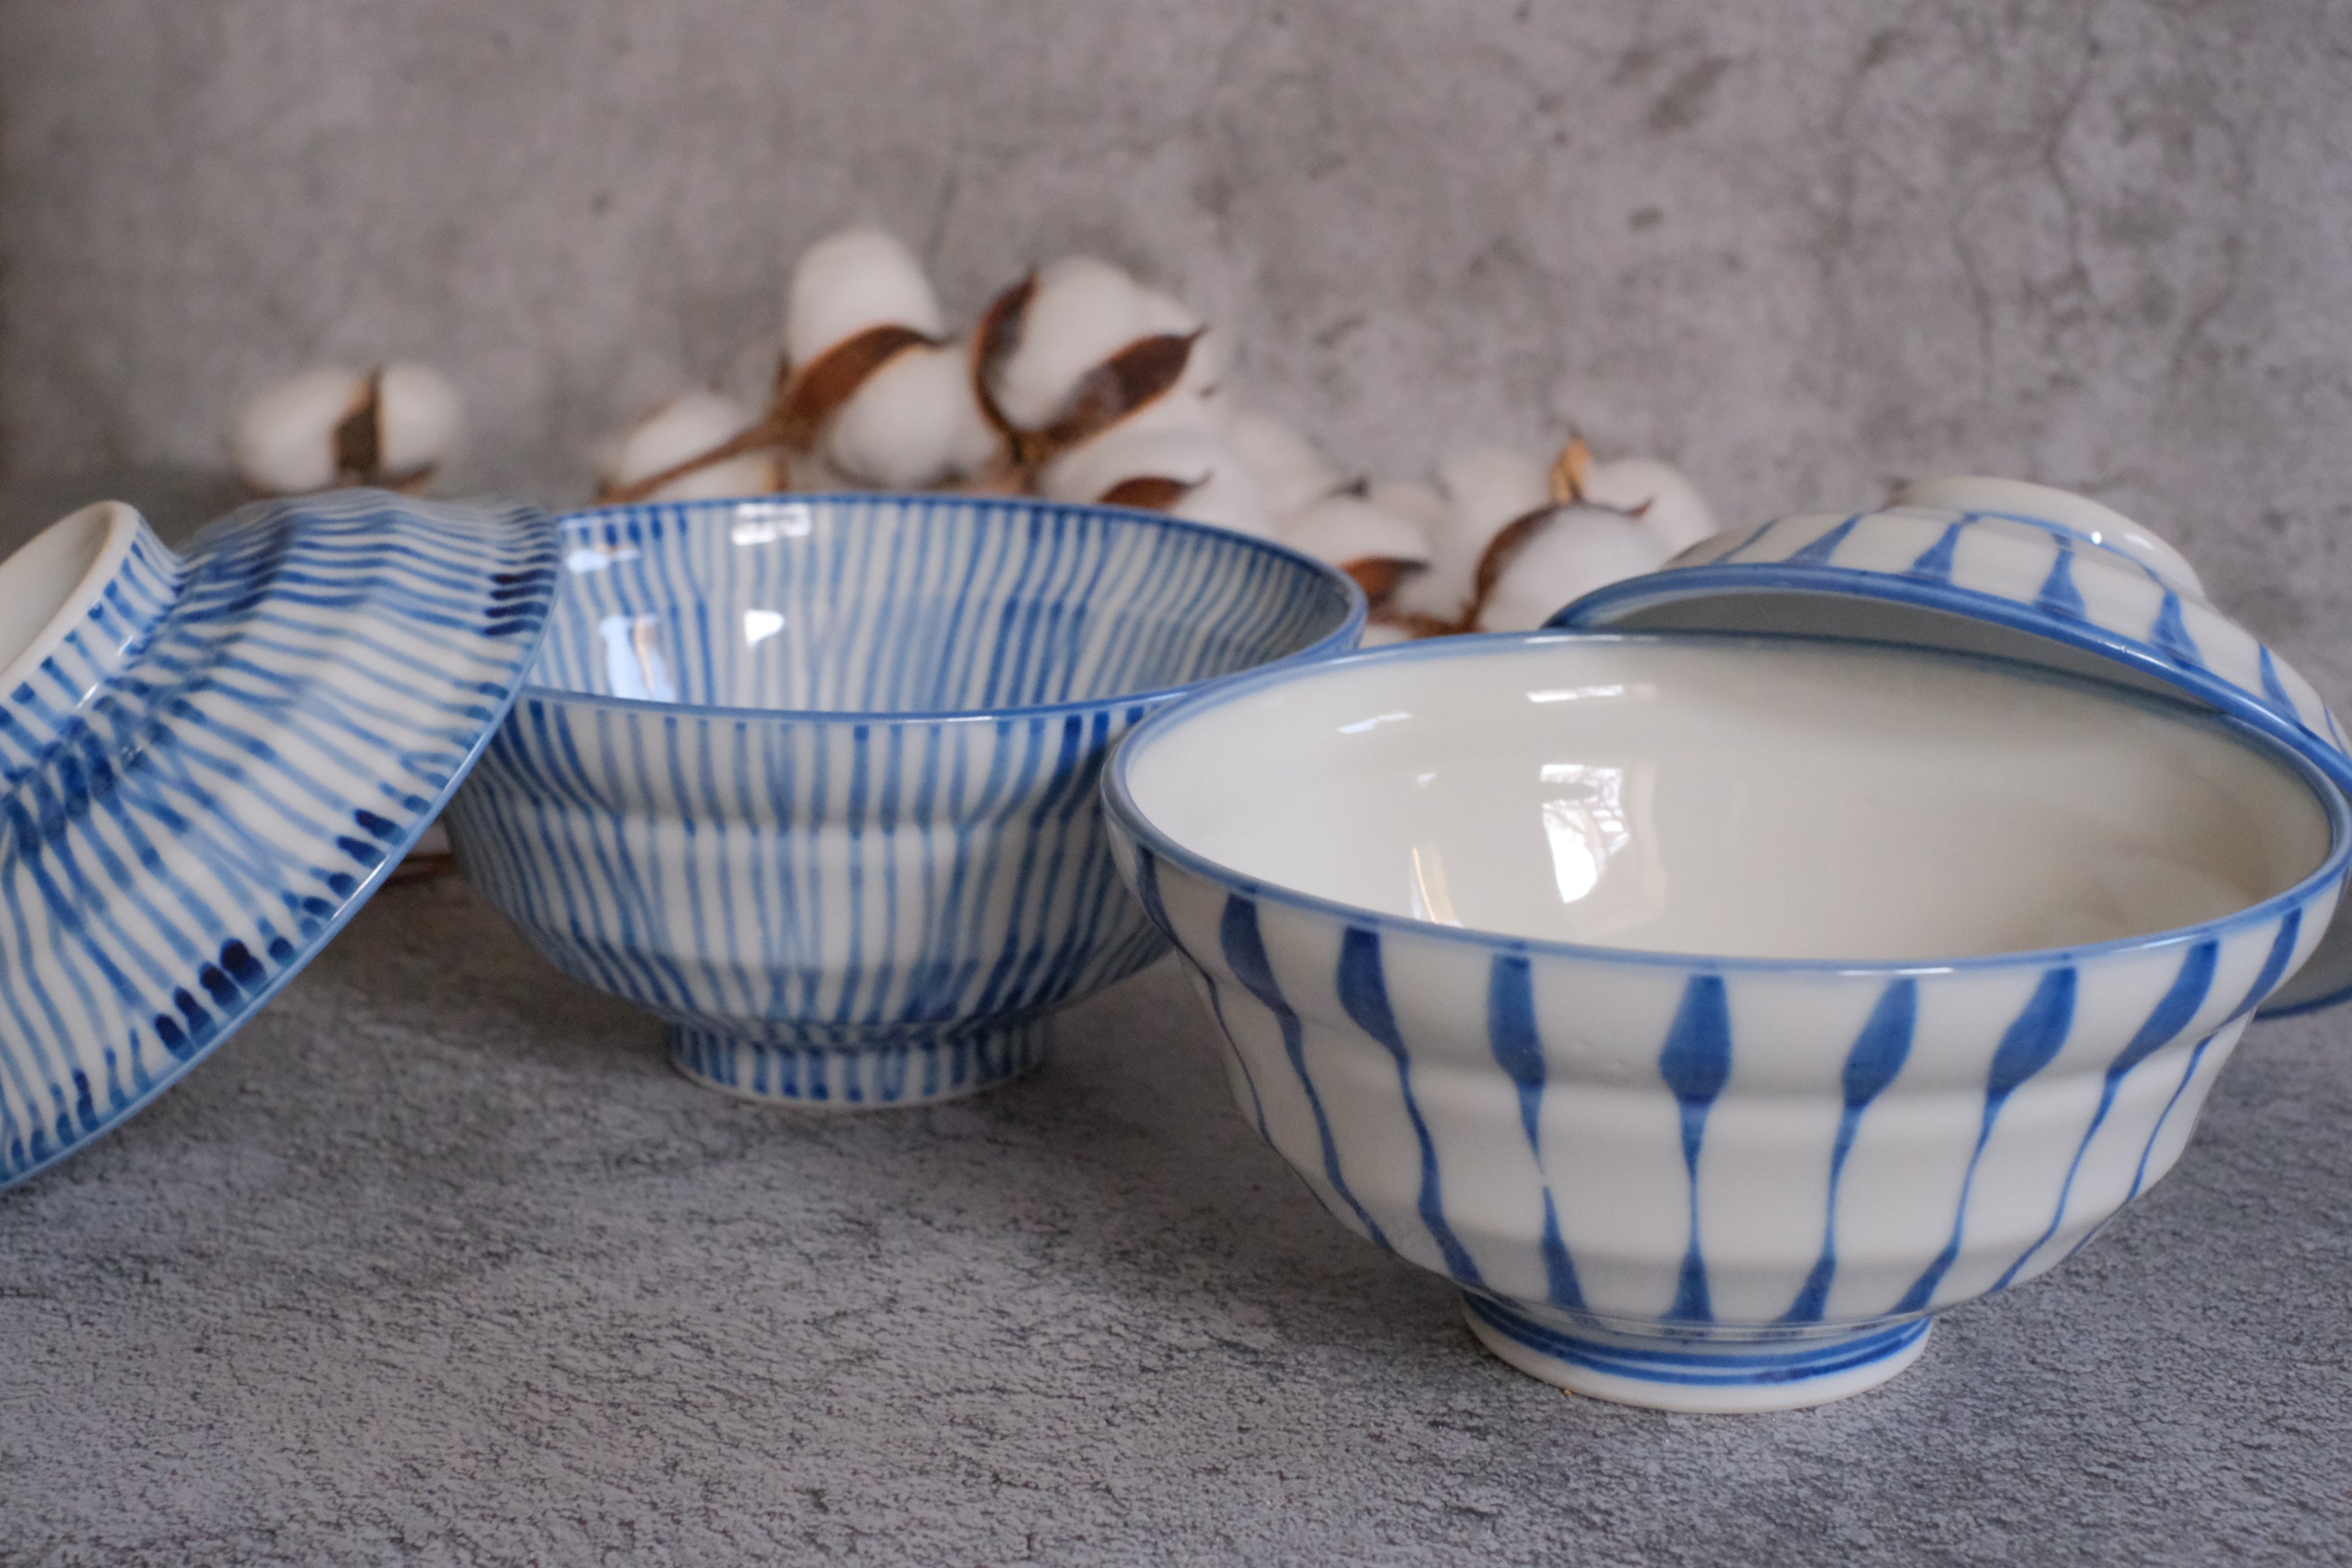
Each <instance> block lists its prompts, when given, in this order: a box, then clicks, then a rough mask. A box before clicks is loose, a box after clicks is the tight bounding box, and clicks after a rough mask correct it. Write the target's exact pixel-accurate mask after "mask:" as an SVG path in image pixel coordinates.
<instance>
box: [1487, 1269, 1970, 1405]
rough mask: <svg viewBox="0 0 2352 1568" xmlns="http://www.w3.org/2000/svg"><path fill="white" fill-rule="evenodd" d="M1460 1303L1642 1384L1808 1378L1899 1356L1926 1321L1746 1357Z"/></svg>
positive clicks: (1563, 1354) (1555, 1355)
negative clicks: (1592, 1332) (1653, 1343)
mask: <svg viewBox="0 0 2352 1568" xmlns="http://www.w3.org/2000/svg"><path fill="white" fill-rule="evenodd" d="M1462 1299H1463V1300H1464V1301H1465V1302H1466V1303H1467V1304H1468V1306H1469V1308H1470V1310H1471V1311H1472V1312H1473V1313H1474V1314H1475V1315H1476V1317H1477V1319H1478V1321H1480V1322H1482V1323H1484V1324H1486V1326H1487V1327H1488V1328H1490V1329H1493V1330H1494V1331H1496V1333H1499V1334H1501V1335H1503V1336H1504V1337H1505V1338H1506V1339H1508V1340H1511V1341H1513V1342H1516V1343H1517V1344H1521V1345H1524V1346H1526V1347H1527V1348H1528V1350H1531V1351H1534V1352H1537V1353H1538V1354H1539V1355H1545V1356H1549V1357H1550V1358H1551V1359H1552V1360H1554V1361H1560V1362H1566V1363H1569V1364H1570V1365H1571V1366H1580V1367H1584V1368H1586V1369H1588V1370H1590V1371H1592V1372H1600V1373H1610V1374H1612V1376H1616V1377H1625V1378H1633V1379H1637V1380H1639V1381H1641V1382H1643V1383H1675V1384H1688V1385H1693V1386H1698V1387H1728V1386H1738V1385H1743V1384H1748V1385H1756V1384H1791V1383H1810V1382H1811V1381H1813V1380H1814V1379H1816V1378H1822V1377H1833V1376H1835V1375H1836V1374H1838V1373H1842V1372H1850V1371H1852V1370H1853V1369H1854V1368H1856V1367H1861V1366H1868V1365H1870V1364H1872V1363H1875V1362H1882V1361H1885V1360H1886V1359H1887V1358H1888V1357H1889V1356H1894V1355H1900V1354H1901V1353H1902V1352H1904V1351H1905V1350H1906V1349H1908V1348H1909V1347H1910V1346H1912V1345H1914V1344H1916V1343H1917V1342H1919V1340H1920V1339H1921V1338H1922V1337H1924V1336H1925V1335H1926V1334H1927V1330H1928V1327H1929V1325H1930V1324H1931V1323H1932V1321H1933V1320H1932V1319H1929V1318H1927V1317H1920V1318H1916V1319H1913V1320H1912V1321H1908V1322H1903V1323H1897V1324H1895V1326H1894V1327H1893V1328H1890V1329H1882V1330H1879V1331H1875V1332H1873V1333H1869V1334H1866V1335H1864V1336H1862V1337H1860V1338H1855V1339H1842V1340H1832V1341H1830V1342H1826V1343H1824V1344H1822V1345H1821V1346H1820V1347H1818V1348H1817V1349H1815V1350H1812V1351H1810V1352H1805V1351H1794V1352H1765V1353H1762V1354H1753V1353H1749V1352H1744V1351H1740V1350H1737V1349H1733V1348H1730V1347H1728V1346H1727V1348H1726V1349H1724V1350H1723V1351H1721V1352H1708V1351H1677V1350H1669V1349H1666V1348H1664V1347H1663V1346H1662V1347H1660V1348H1657V1349H1654V1350H1653V1349H1650V1348H1647V1347H1643V1346H1619V1345H1616V1344H1603V1343H1601V1342H1596V1341H1592V1340H1584V1339H1578V1338H1576V1337H1575V1336H1574V1335H1571V1334H1568V1333H1563V1332H1561V1331H1559V1330H1557V1329H1552V1328H1549V1327H1548V1326H1546V1325H1544V1324H1542V1323H1538V1322H1536V1321H1533V1320H1532V1319H1529V1318H1526V1317H1523V1316H1521V1315H1520V1314H1519V1313H1517V1312H1515V1311H1512V1310H1510V1309H1509V1308H1508V1307H1507V1306H1506V1305H1504V1304H1502V1303H1500V1302H1497V1301H1493V1300H1488V1299H1487V1298H1486V1297H1483V1296H1474V1295H1470V1294H1468V1293H1466V1292H1465V1294H1464V1296H1463V1298H1462Z"/></svg>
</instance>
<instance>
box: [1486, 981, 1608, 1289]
mask: <svg viewBox="0 0 2352 1568" xmlns="http://www.w3.org/2000/svg"><path fill="white" fill-rule="evenodd" d="M1486 1037H1487V1044H1488V1046H1489V1047H1490V1048H1491V1049H1492V1050H1493V1052H1494V1056H1495V1060H1496V1063H1497V1064H1499V1065H1500V1066H1501V1068H1502V1069H1503V1071H1504V1072H1505V1073H1506V1074H1507V1075H1508V1076H1509V1078H1510V1079H1511V1083H1512V1086H1513V1087H1514V1088H1515V1089H1517V1090H1518V1097H1519V1130H1520V1131H1522V1132H1524V1133H1526V1134H1527V1140H1528V1156H1529V1157H1530V1158H1531V1159H1532V1160H1533V1161H1534V1163H1535V1167H1536V1173H1537V1176H1538V1179H1539V1180H1541V1182H1542V1186H1543V1236H1542V1238H1541V1240H1540V1242H1539V1243H1538V1246H1539V1247H1540V1248H1541V1250H1542V1257H1543V1268H1544V1279H1545V1282H1546V1285H1547V1287H1548V1290H1547V1295H1546V1300H1547V1301H1548V1302H1549V1304H1550V1305H1552V1306H1555V1307H1570V1308H1574V1307H1580V1306H1582V1305H1583V1304H1584V1287H1583V1286H1582V1284H1581V1283H1580V1282H1579V1281H1578V1279H1577V1278H1576V1263H1575V1260H1574V1259H1573V1258H1570V1257H1569V1253H1568V1244H1567V1242H1566V1240H1565V1239H1563V1238H1562V1237H1561V1235H1560V1230H1559V1205H1558V1204H1557V1203H1555V1202H1554V1201H1553V1198H1552V1192H1551V1183H1550V1181H1549V1179H1547V1178H1544V1176H1543V1160H1544V1145H1543V1097H1544V1082H1545V1079H1546V1078H1547V1077H1548V1073H1547V1070H1546V1068H1545V1066H1544V1054H1543V1037H1542V1035H1540V1034H1539V1033H1538V1032H1537V1028H1536V997H1535V982H1534V979H1533V976H1532V973H1531V971H1530V970H1529V968H1528V961H1527V959H1526V958H1525V957H1524V956H1523V955H1521V954H1518V953H1509V952H1505V953H1497V954H1496V956H1495V960H1494V963H1493V965H1492V967H1490V968H1489V969H1488V971H1487V976H1486Z"/></svg>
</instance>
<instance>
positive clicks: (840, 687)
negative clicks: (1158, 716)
mask: <svg viewBox="0 0 2352 1568" xmlns="http://www.w3.org/2000/svg"><path fill="white" fill-rule="evenodd" d="M564 567H565V570H564V573H563V578H562V588H561V591H560V592H559V594H558V595H557V599H556V605H555V609H554V613H553V616H552V617H551V621H550V625H549V632H548V638H547V643H546V645H545V647H544V649H543V651H542V653H541V658H540V660H539V663H538V665H537V666H536V667H535V668H534V669H533V671H532V676H531V679H532V681H533V682H534V683H535V684H537V685H541V686H547V687H552V688H555V689H559V690H564V691H575V692H583V693H589V694H593V695H595V696H599V697H612V698H620V699H625V700H644V701H656V702H665V703H686V704H691V705H702V706H716V707H723V708H739V709H760V710H792V711H816V712H829V713H894V714H898V713H913V714H925V713H942V712H978V711H997V710H1004V709H1008V708H1018V707H1030V706H1038V705H1044V704H1051V703H1063V702H1092V701H1100V700H1109V699H1114V698H1118V697H1125V696H1132V695H1137V694H1140V693H1147V692H1153V691H1159V690H1162V689H1169V688H1173V687H1180V686H1185V685H1189V684H1191V683H1192V682H1194V681H1197V680H1203V679H1210V678H1212V677H1215V676H1220V675H1228V674H1232V673H1233V672H1234V671H1236V670H1242V669H1246V668H1251V667H1252V666H1255V665H1260V664H1265V663H1268V662H1271V661H1273V660H1275V659H1278V658H1286V657H1288V656H1289V655H1292V654H1295V653H1297V652H1299V651H1301V650H1302V649H1304V648H1306V647H1310V646H1312V645H1313V644H1315V643H1317V642H1318V641H1322V640H1324V639H1326V638H1328V637H1333V636H1334V635H1335V634H1337V633H1339V631H1341V629H1342V628H1343V627H1344V626H1346V625H1347V624H1348V622H1349V618H1350V616H1351V613H1352V606H1351V604H1350V601H1349V591H1348V589H1347V587H1346V586H1345V585H1344V584H1342V583H1341V582H1339V580H1338V578H1337V576H1336V574H1333V573H1331V572H1330V571H1329V570H1328V569H1327V568H1323V567H1320V566H1318V565H1317V564H1316V563H1312V562H1309V561H1307V560H1305V559H1303V558H1298V557H1293V556H1289V555H1287V554H1286V553H1283V552H1276V551H1275V550H1273V549H1270V548H1269V547H1267V546H1266V545H1265V543H1264V542H1259V541H1255V540H1250V539H1245V538H1243V537H1241V536H1239V535H1235V534H1232V533H1228V532H1225V531H1223V530H1215V529H1203V528H1199V527H1197V526H1194V525H1192V524H1188V523H1181V522H1176V521H1172V520H1160V519H1153V518H1145V517H1141V516H1139V515H1137V514H1133V513H1122V512H1117V511H1108V510H1097V509H1091V508H1067V507H1057V506H1052V505H1046V504H1042V503H1031V502H1026V501H1022V500H980V499H977V498H970V499H959V498H954V497H945V496H940V497H897V496H890V495H884V494H875V495H861V496H841V497H825V496H794V497H787V498H781V499H773V500H742V501H711V502H704V503H699V504H693V505H688V506H679V507H670V506H659V507H647V508H617V509H612V510H606V511H592V512H587V513H583V514H582V515H580V516H578V517H575V518H572V519H570V520H568V521H567V525H566V552H565V557H564Z"/></svg>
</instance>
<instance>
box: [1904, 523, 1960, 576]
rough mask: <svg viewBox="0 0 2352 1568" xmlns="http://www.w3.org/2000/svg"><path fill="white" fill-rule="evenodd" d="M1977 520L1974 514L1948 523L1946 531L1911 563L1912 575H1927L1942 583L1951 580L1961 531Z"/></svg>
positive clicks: (1945, 526) (1945, 527)
mask: <svg viewBox="0 0 2352 1568" xmlns="http://www.w3.org/2000/svg"><path fill="white" fill-rule="evenodd" d="M1973 521H1976V519H1975V517H1974V516H1973V514H1972V515H1970V516H1968V517H1963V518H1960V519H1958V520H1957V521H1952V522H1948V523H1946V524H1945V525H1944V531H1943V532H1942V533H1940V534H1938V535H1937V536H1936V542H1935V543H1933V544H1931V545H1929V546H1928V547H1927V549H1925V550H1923V551H1921V552H1919V558H1918V559H1917V560H1916V561H1914V562H1912V563H1911V575H1913V576H1915V577H1927V578H1930V579H1932V580H1934V581H1937V582H1942V583H1948V582H1950V581H1951V580H1952V563H1953V561H1954V559H1955V558H1956V557H1957V556H1958V553H1959V548H1960V533H1961V531H1962V530H1964V529H1966V528H1967V527H1968V526H1969V523H1971V522H1973Z"/></svg>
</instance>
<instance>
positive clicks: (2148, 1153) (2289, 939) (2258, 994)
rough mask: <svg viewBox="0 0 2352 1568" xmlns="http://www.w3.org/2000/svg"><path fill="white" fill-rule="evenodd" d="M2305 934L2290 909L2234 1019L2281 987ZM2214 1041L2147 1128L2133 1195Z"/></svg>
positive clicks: (2201, 1044) (2195, 1055) (2197, 1053)
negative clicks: (2282, 977)
mask: <svg viewBox="0 0 2352 1568" xmlns="http://www.w3.org/2000/svg"><path fill="white" fill-rule="evenodd" d="M2302 938H2303V911H2302V910H2299V909H2294V910H2288V911H2287V912H2286V915H2285V917H2284V919H2282V920H2281V921H2279V927H2278V931H2277V934H2276V935H2274V936H2273V937H2272V938H2271V949H2270V952H2268V953H2267V954H2265V955H2264V956H2263V967H2262V969H2261V970H2260V971H2259V972H2258V973H2256V974H2255V975H2254V983H2253V984H2252V985H2249V986H2247V987H2246V994H2245V995H2244V996H2243V997H2242V999H2241V1000H2240V1001H2239V1003H2238V1005H2237V1006H2235V1007H2233V1008H2231V1011H2230V1021H2231V1022H2232V1023H2234V1022H2236V1021H2237V1020H2238V1019H2240V1018H2242V1017H2244V1016H2246V1015H2247V1014H2248V1013H2250V1012H2252V1011H2253V1009H2254V1008H2256V1007H2258V1006H2260V1005H2262V1002H2263V998H2264V997H2265V996H2268V995H2269V994H2271V993H2272V992H2273V991H2274V990H2276V989H2277V988H2278V983H2279V978H2280V976H2282V975H2284V973H2286V966H2287V964H2288V963H2289V962H2290V961H2292V960H2293V958H2294V950H2295V944H2296V943H2297V942H2300V941H2301V940H2302ZM2217 1032H2218V1031H2217ZM2212 1043H2213V1037H2212V1036H2210V1035H2209V1036H2207V1037H2205V1038H2204V1039H2201V1040H2200V1041H2198V1042H2197V1046H2196V1048H2195V1049H2193V1050H2192V1051H2190V1052H2189V1065H2188V1066H2187V1067H2186V1068H2183V1069H2182V1070H2181V1074H2180V1082H2179V1084H2178V1085H2176V1086H2175V1087H2174V1089H2173V1090H2172V1098H2171V1099H2169V1100H2166V1101H2165V1102H2164V1109H2163V1110H2161V1111H2159V1112H2158V1113H2157V1118H2156V1125H2155V1126H2153V1127H2151V1128H2149V1129H2148V1131H2147V1147H2146V1148H2144V1149H2142V1150H2141V1151H2140V1154H2139V1164H2138V1165H2137V1167H2136V1168H2135V1169H2134V1170H2133V1172H2132V1184H2131V1194H2130V1197H2135V1198H2136V1197H2137V1196H2139V1194H2140V1189H2141V1188H2142V1187H2144V1186H2146V1185H2147V1163H2148V1161H2149V1160H2150V1159H2151V1158H2153V1157H2154V1155H2155V1153H2156V1141H2157V1139H2158V1137H2159V1136H2161V1135H2162V1133H2163V1131H2164V1124H2165V1122H2166V1121H2168V1119H2169V1118H2170V1117H2171V1115H2172V1108H2173V1107H2174V1106H2176V1105H2178V1104H2179V1103H2180V1097H2181V1096H2182V1095H2183V1094H2184V1093H2186V1092H2187V1091H2188V1089H2189V1080H2190V1079H2194V1078H2195V1077H2196V1076H2197V1064H2198V1063H2199V1062H2200V1061H2202V1060H2203V1059H2204V1057H2205V1047H2208V1046H2210V1045H2211V1044H2212ZM2128 1201H2129V1199H2128V1198H2127V1199H2126V1202H2128Z"/></svg>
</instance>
